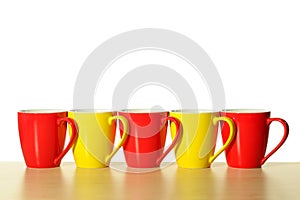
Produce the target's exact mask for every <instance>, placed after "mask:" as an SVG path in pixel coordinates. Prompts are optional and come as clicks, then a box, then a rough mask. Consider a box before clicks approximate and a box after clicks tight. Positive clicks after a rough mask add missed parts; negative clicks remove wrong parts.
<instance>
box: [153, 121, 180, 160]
mask: <svg viewBox="0 0 300 200" xmlns="http://www.w3.org/2000/svg"><path fill="white" fill-rule="evenodd" d="M165 119H166V120H170V121H171V122H173V123H174V124H175V126H176V136H175V137H174V139H173V142H172V143H171V145H170V146H169V147H168V149H167V150H166V151H165V152H164V153H163V154H162V155H161V156H160V157H159V158H158V159H157V160H156V164H157V165H160V163H161V162H162V160H163V159H164V158H165V157H166V155H168V153H169V152H170V151H171V150H172V149H173V148H174V147H175V145H176V144H177V142H178V140H179V138H180V137H181V135H182V125H181V123H180V121H179V120H178V119H176V118H175V117H166V118H165Z"/></svg>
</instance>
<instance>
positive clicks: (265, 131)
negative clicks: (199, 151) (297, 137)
mask: <svg viewBox="0 0 300 200" xmlns="http://www.w3.org/2000/svg"><path fill="white" fill-rule="evenodd" d="M221 115H222V116H226V117H229V118H231V119H232V120H233V121H234V123H235V125H236V131H237V132H236V135H235V138H234V139H233V142H232V143H231V144H230V146H229V147H228V148H227V149H226V150H225V155H226V161H227V164H228V165H229V166H230V167H236V168H260V167H261V166H262V165H263V164H264V163H265V162H266V160H267V159H268V158H269V157H270V156H272V155H273V154H274V153H275V152H276V151H277V150H278V149H279V148H280V147H281V146H282V145H283V143H284V142H285V140H286V139H287V137H288V134H289V126H288V124H287V122H286V121H285V120H283V119H281V118H270V115H271V112H269V111H265V110H259V109H256V110H250V109H230V110H224V111H223V112H221ZM274 121H277V122H280V123H281V124H282V125H283V128H284V134H283V137H282V139H281V141H280V142H279V144H278V145H277V146H276V147H275V148H274V149H273V150H272V151H270V153H269V154H267V155H265V153H266V149H267V143H268V137H269V126H270V124H271V123H272V122H274ZM228 136H229V127H228V125H227V124H226V123H223V125H222V138H223V141H226V140H227V138H228Z"/></svg>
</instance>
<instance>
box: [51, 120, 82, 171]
mask: <svg viewBox="0 0 300 200" xmlns="http://www.w3.org/2000/svg"><path fill="white" fill-rule="evenodd" d="M62 122H67V123H69V124H70V126H71V129H72V135H71V137H70V141H69V144H68V145H67V147H66V148H65V149H64V150H63V151H62V152H61V153H60V155H59V156H57V157H56V158H55V159H54V164H55V165H58V164H59V163H60V162H61V159H62V158H63V157H64V156H65V155H66V153H67V152H68V151H69V150H70V149H71V147H72V146H73V144H74V143H75V141H76V139H77V137H78V129H77V123H76V122H75V120H73V119H71V118H68V117H63V118H58V119H57V125H60V124H61V123H62Z"/></svg>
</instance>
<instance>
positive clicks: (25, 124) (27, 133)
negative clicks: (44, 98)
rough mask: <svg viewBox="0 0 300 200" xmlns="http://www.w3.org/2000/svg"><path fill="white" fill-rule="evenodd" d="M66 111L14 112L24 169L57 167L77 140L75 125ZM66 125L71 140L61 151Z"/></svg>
mask: <svg viewBox="0 0 300 200" xmlns="http://www.w3.org/2000/svg"><path fill="white" fill-rule="evenodd" d="M67 116H68V112H67V111H57V110H23V111H19V112H18V126H19V136H20V142H21V147H22V152H23V156H24V160H25V163H26V165H27V167H30V168H51V167H58V166H59V165H60V162H61V159H62V158H63V157H64V156H65V154H66V153H67V152H68V151H69V150H70V148H71V147H72V145H73V144H74V142H75V140H76V139H77V136H78V133H77V125H76V122H75V121H74V120H73V119H70V118H68V117H67ZM67 123H69V124H70V126H71V128H72V136H71V138H70V141H69V143H68V145H67V146H66V148H65V149H63V148H64V143H65V138H66V129H67Z"/></svg>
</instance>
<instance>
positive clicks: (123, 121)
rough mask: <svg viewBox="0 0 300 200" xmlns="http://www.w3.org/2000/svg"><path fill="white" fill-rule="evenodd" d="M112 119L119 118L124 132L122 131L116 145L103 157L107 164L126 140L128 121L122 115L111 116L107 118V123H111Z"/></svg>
mask: <svg viewBox="0 0 300 200" xmlns="http://www.w3.org/2000/svg"><path fill="white" fill-rule="evenodd" d="M114 120H120V121H121V123H122V124H123V127H124V132H123V136H122V138H121V140H120V142H119V143H118V145H117V147H116V148H115V149H114V150H113V151H112V152H111V153H110V154H109V155H108V156H107V157H106V158H105V164H107V165H108V164H109V162H110V160H111V159H112V157H113V156H114V155H115V154H116V153H117V151H118V150H119V149H120V148H121V146H122V145H123V144H124V142H125V141H126V139H127V136H128V122H127V119H126V118H125V117H123V116H112V117H110V118H108V123H109V125H111V124H112V122H113V121H114Z"/></svg>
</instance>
